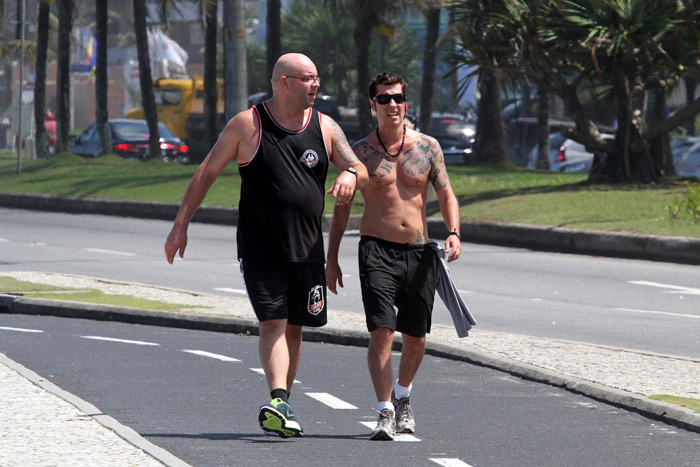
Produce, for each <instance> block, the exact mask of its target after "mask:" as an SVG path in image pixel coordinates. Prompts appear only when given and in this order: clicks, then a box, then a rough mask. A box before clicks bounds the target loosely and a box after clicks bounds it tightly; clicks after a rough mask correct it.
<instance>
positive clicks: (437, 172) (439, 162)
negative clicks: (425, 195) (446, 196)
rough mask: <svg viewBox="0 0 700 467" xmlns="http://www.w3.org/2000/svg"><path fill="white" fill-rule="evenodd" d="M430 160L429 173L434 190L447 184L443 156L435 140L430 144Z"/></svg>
mask: <svg viewBox="0 0 700 467" xmlns="http://www.w3.org/2000/svg"><path fill="white" fill-rule="evenodd" d="M430 146H431V156H430V161H431V164H432V172H431V174H430V182H431V183H432V184H433V187H435V191H439V190H440V189H442V188H445V187H446V186H447V185H448V184H449V179H448V177H447V171H446V170H445V156H444V155H443V154H442V149H441V148H440V144H438V142H437V141H435V143H434V144H431V145H430Z"/></svg>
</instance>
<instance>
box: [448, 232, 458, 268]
mask: <svg viewBox="0 0 700 467" xmlns="http://www.w3.org/2000/svg"><path fill="white" fill-rule="evenodd" d="M445 253H446V254H448V256H447V262H448V263H451V262H452V261H454V260H456V259H457V258H459V255H460V254H461V253H462V241H461V240H460V239H459V237H457V236H456V235H449V236H448V237H447V238H446V239H445Z"/></svg>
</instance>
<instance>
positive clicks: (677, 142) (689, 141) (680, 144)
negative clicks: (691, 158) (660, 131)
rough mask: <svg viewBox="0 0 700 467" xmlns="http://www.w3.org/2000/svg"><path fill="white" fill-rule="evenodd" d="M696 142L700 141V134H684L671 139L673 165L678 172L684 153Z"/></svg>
mask: <svg viewBox="0 0 700 467" xmlns="http://www.w3.org/2000/svg"><path fill="white" fill-rule="evenodd" d="M696 143H700V136H682V137H680V138H676V139H674V140H673V141H671V154H672V155H673V166H674V167H675V168H676V172H678V167H679V165H680V162H681V159H683V155H684V154H685V153H686V152H688V151H689V150H690V148H692V147H693V146H694V145H695V144H696Z"/></svg>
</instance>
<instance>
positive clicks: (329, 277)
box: [326, 261, 344, 295]
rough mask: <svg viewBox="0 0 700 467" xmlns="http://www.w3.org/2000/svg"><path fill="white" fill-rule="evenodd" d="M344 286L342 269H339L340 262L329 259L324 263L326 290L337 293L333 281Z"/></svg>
mask: <svg viewBox="0 0 700 467" xmlns="http://www.w3.org/2000/svg"><path fill="white" fill-rule="evenodd" d="M336 281H337V282H338V285H339V286H341V287H344V285H343V271H342V270H341V269H340V264H338V263H337V262H334V261H329V262H328V263H326V287H328V290H330V291H331V292H333V293H334V294H336V295H338V290H337V289H336V286H335V283H336Z"/></svg>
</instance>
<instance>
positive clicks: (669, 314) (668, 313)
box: [615, 308, 700, 319]
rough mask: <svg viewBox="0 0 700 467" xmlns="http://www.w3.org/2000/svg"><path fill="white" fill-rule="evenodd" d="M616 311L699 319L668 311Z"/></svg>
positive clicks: (699, 317)
mask: <svg viewBox="0 0 700 467" xmlns="http://www.w3.org/2000/svg"><path fill="white" fill-rule="evenodd" d="M615 309H616V310H617V311H629V312H632V313H647V314H650V315H665V316H675V317H678V318H695V319H700V316H698V315H689V314H687V313H671V312H670V311H654V310H635V309H634V308H615Z"/></svg>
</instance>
